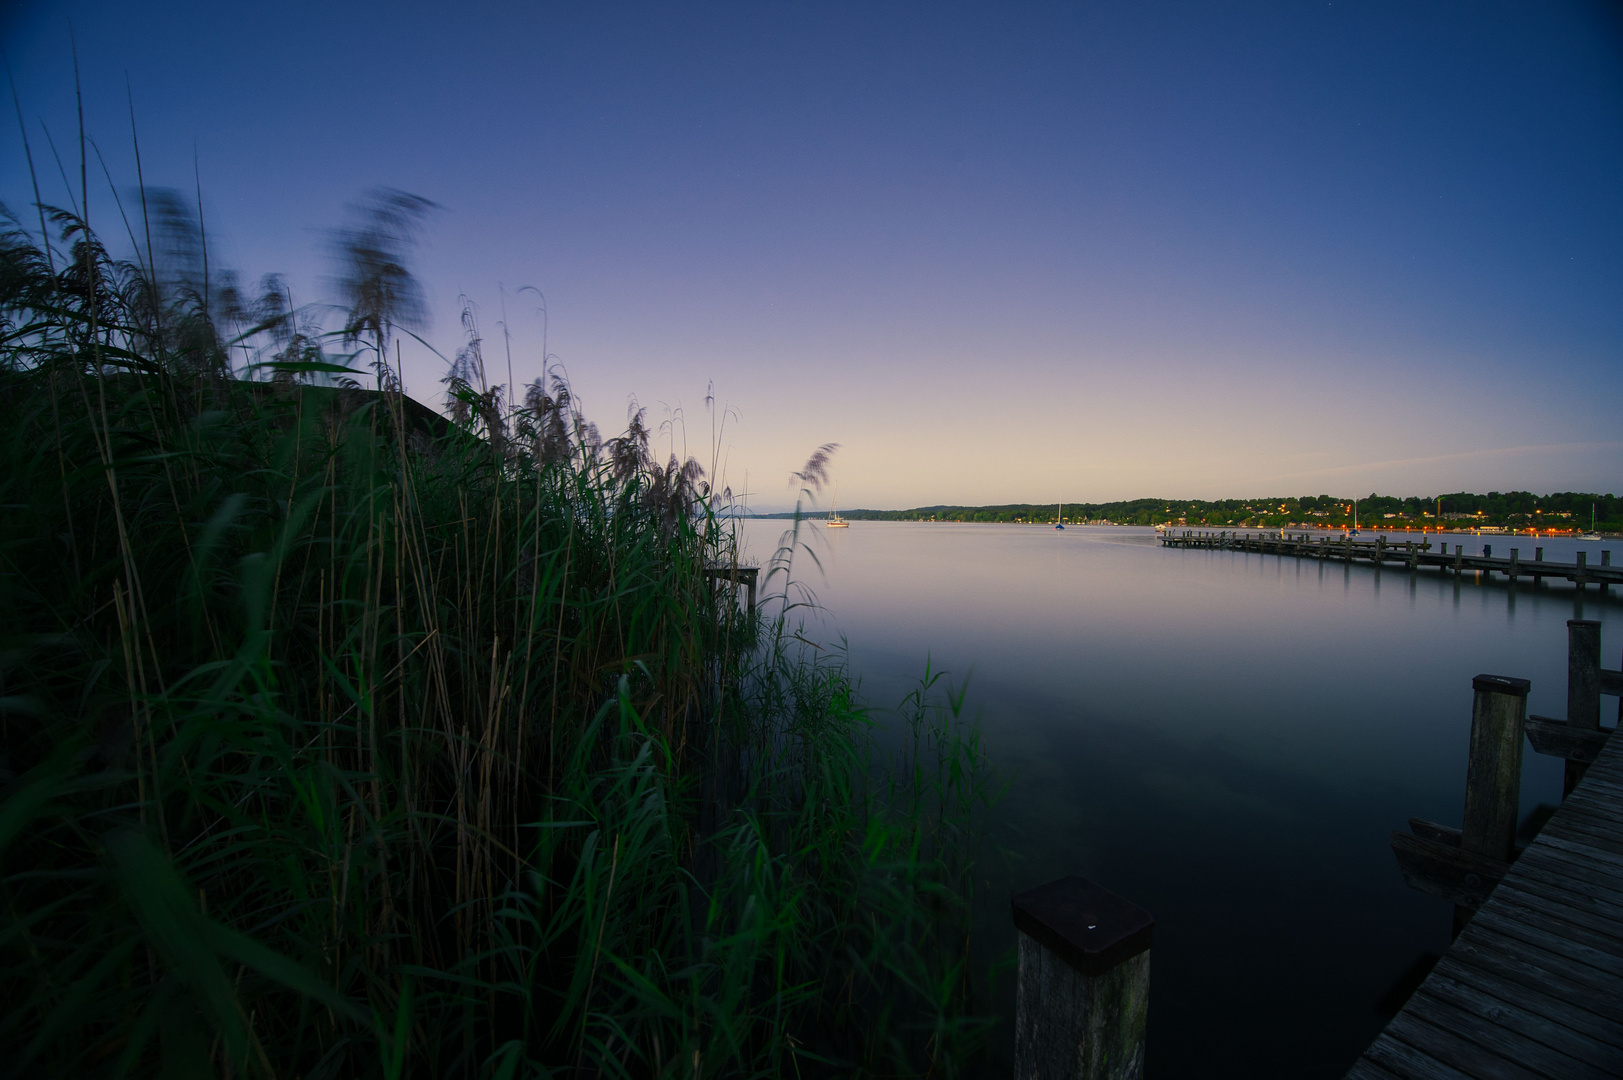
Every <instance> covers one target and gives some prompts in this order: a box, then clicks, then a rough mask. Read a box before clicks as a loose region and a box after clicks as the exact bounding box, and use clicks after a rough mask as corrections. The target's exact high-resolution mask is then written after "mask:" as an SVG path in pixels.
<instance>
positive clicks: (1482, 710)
mask: <svg viewBox="0 0 1623 1080" xmlns="http://www.w3.org/2000/svg"><path fill="white" fill-rule="evenodd" d="M1531 686H1532V683H1530V682H1529V681H1528V680H1526V679H1512V678H1510V677H1508V676H1505V675H1478V676H1477V677H1476V678H1474V679H1472V680H1471V689H1472V690H1474V691H1475V692H1476V693H1475V697H1474V698H1473V700H1472V702H1471V757H1470V760H1469V762H1468V763H1467V765H1466V771H1465V821H1464V823H1463V826H1462V828H1461V829H1460V834H1461V835H1460V850H1462V851H1464V852H1466V853H1468V854H1471V855H1479V856H1481V857H1482V858H1484V859H1493V860H1495V861H1496V862H1499V863H1502V864H1503V865H1505V866H1506V867H1508V866H1509V865H1510V863H1511V862H1512V861H1514V860H1515V858H1516V818H1517V816H1518V814H1519V811H1520V807H1521V795H1522V735H1523V732H1524V730H1525V728H1526V726H1527V691H1528V689H1529V688H1530V687H1531ZM1478 906H1480V905H1477V904H1469V905H1467V904H1455V905H1454V936H1455V937H1458V936H1459V933H1460V931H1461V930H1463V929H1464V928H1465V924H1466V923H1468V922H1470V921H1471V916H1472V915H1473V914H1475V912H1476V909H1477V907H1478Z"/></svg>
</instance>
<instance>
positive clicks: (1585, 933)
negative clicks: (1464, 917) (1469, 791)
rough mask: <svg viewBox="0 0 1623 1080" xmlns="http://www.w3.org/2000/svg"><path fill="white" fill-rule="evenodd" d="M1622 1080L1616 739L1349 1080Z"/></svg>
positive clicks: (1621, 812) (1621, 806)
mask: <svg viewBox="0 0 1623 1080" xmlns="http://www.w3.org/2000/svg"><path fill="white" fill-rule="evenodd" d="M1599 1077H1623V739H1620V738H1609V739H1607V745H1606V746H1605V748H1604V749H1602V750H1601V752H1600V754H1599V756H1597V757H1596V759H1595V761H1594V764H1592V765H1591V766H1590V767H1589V771H1588V772H1587V773H1586V774H1585V775H1584V778H1583V780H1582V781H1581V782H1580V783H1579V784H1578V786H1577V788H1575V789H1574V790H1573V792H1572V794H1570V795H1568V796H1567V798H1566V800H1565V801H1564V802H1563V803H1562V804H1561V808H1560V809H1559V810H1557V811H1556V813H1555V816H1554V817H1552V818H1551V819H1550V820H1549V822H1548V823H1546V824H1545V826H1544V828H1543V829H1542V830H1541V831H1540V832H1539V835H1538V837H1537V838H1536V839H1535V840H1534V841H1533V843H1532V844H1530V845H1529V846H1528V847H1527V849H1526V850H1525V851H1523V852H1522V854H1521V857H1520V858H1518V859H1517V860H1516V861H1515V863H1513V864H1512V865H1511V867H1510V870H1509V872H1508V873H1506V875H1505V877H1504V880H1503V881H1502V882H1500V884H1499V886H1498V887H1497V888H1495V889H1494V891H1493V894H1492V895H1491V896H1489V897H1488V899H1487V902H1486V903H1484V904H1483V905H1482V908H1481V910H1479V911H1478V912H1477V913H1476V915H1475V916H1473V917H1472V919H1471V921H1470V922H1469V923H1468V924H1467V925H1466V927H1465V929H1464V930H1463V931H1461V932H1460V936H1459V937H1458V938H1457V939H1456V940H1455V942H1454V944H1453V946H1452V947H1451V948H1450V949H1449V950H1448V953H1447V954H1446V955H1445V956H1444V957H1443V958H1442V959H1441V960H1439V961H1438V963H1437V966H1436V968H1435V969H1433V971H1432V973H1431V974H1430V975H1429V976H1428V977H1427V978H1426V981H1425V982H1423V983H1422V984H1421V985H1420V988H1419V989H1418V990H1416V991H1415V993H1414V996H1413V997H1411V998H1410V999H1409V1003H1408V1004H1407V1005H1405V1006H1404V1008H1403V1011H1402V1012H1400V1013H1399V1014H1398V1015H1397V1017H1396V1018H1394V1019H1393V1021H1392V1022H1391V1023H1390V1024H1388V1025H1387V1026H1386V1030H1385V1031H1383V1032H1382V1033H1381V1035H1380V1036H1379V1037H1378V1038H1377V1039H1376V1040H1375V1041H1374V1042H1373V1043H1372V1044H1370V1047H1369V1049H1368V1050H1366V1051H1364V1055H1363V1057H1361V1058H1360V1059H1359V1060H1358V1062H1357V1064H1355V1065H1354V1066H1353V1068H1352V1070H1351V1071H1350V1072H1348V1073H1347V1080H1535V1078H1536V1080H1587V1078H1599Z"/></svg>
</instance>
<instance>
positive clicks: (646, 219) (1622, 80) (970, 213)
mask: <svg viewBox="0 0 1623 1080" xmlns="http://www.w3.org/2000/svg"><path fill="white" fill-rule="evenodd" d="M70 29H71V38H70ZM74 42H76V45H77V55H78V62H79V69H80V72H81V86H82V90H83V100H84V113H85V125H86V131H87V133H88V134H89V135H90V136H91V137H92V138H93V139H94V140H95V145H96V146H97V147H99V148H100V150H101V153H102V157H103V158H104V159H105V161H106V163H107V170H108V172H109V173H110V174H111V176H112V178H113V184H114V186H116V187H117V188H118V190H119V191H120V192H121V193H122V194H123V196H124V197H126V198H128V197H129V195H130V193H131V192H132V191H133V190H134V189H135V186H136V180H135V177H136V170H135V162H134V155H133V153H132V150H131V146H132V140H131V134H130V112H131V104H132V103H133V108H134V114H135V123H136V126H137V129H138V131H139V138H140V147H141V159H142V160H141V165H142V170H143V175H144V176H145V178H146V181H147V183H148V184H149V185H152V186H170V187H175V188H180V189H182V190H184V191H186V192H188V193H190V192H191V191H192V190H193V188H194V184H195V183H197V182H198V181H200V184H201V189H202V197H203V205H204V214H205V219H206V222H207V226H208V235H209V243H210V255H211V260H212V261H213V262H214V264H216V265H228V266H230V267H232V268H234V269H235V270H236V271H237V272H238V273H239V274H241V275H242V276H243V277H244V278H246V279H248V280H249V281H252V280H255V279H257V278H258V277H259V276H260V275H262V274H265V273H269V272H279V273H284V274H286V275H287V276H288V280H289V282H290V283H291V285H292V288H293V290H294V299H295V301H296V302H298V303H314V302H319V301H326V300H331V299H333V298H334V297H335V296H336V293H335V290H334V288H333V286H332V283H331V278H332V274H333V267H332V264H331V260H330V258H329V255H328V249H329V237H330V233H331V230H332V229H333V228H334V227H337V226H340V225H342V224H343V223H344V221H345V220H346V219H345V214H346V206H348V205H349V204H351V203H353V202H354V201H355V200H356V199H357V198H359V197H360V196H361V195H362V194H363V193H364V192H365V191H366V190H368V189H370V188H374V187H379V186H386V187H393V188H398V189H401V190H404V191H409V192H412V193H414V194H417V195H420V196H423V197H425V198H428V199H431V200H433V201H434V202H435V203H437V204H439V206H440V208H441V209H439V210H438V211H437V212H435V213H434V214H433V215H432V217H431V218H430V219H429V221H428V222H427V227H426V229H425V231H424V233H423V236H422V242H421V245H420V247H419V248H418V249H417V252H416V257H415V262H414V269H415V270H416V273H417V276H418V278H419V279H420V281H421V283H422V285H423V288H424V292H425V294H426V296H427V298H428V300H429V304H430V308H431V313H432V321H431V324H430V325H429V326H428V328H427V329H426V330H424V331H423V337H424V339H425V340H426V341H427V342H428V343H429V344H430V345H432V346H433V347H434V348H435V349H437V350H438V352H439V354H441V356H451V355H453V354H454V353H455V351H456V348H457V346H458V344H459V343H460V336H461V326H460V324H459V318H458V316H459V311H460V304H459V297H461V296H467V297H469V298H470V299H471V300H472V301H473V302H474V303H475V304H476V305H477V307H478V312H479V318H480V322H481V325H482V327H483V330H484V334H485V337H486V356H487V363H490V366H491V367H492V368H495V369H499V370H496V371H493V372H492V374H493V375H494V376H495V377H496V378H498V379H500V380H501V381H506V371H505V368H506V359H505V350H504V349H503V348H502V346H501V338H502V330H501V327H502V326H503V325H505V327H506V328H507V330H508V337H509V338H510V340H511V347H512V357H513V359H512V367H513V372H514V376H515V380H516V381H517V382H520V383H523V382H528V381H529V380H530V379H533V378H534V377H536V376H537V375H539V374H540V373H541V370H542V367H543V364H542V356H543V350H545V352H546V353H548V354H551V355H552V356H554V357H555V358H556V359H555V361H554V362H555V363H557V364H561V365H562V369H563V370H564V371H566V372H567V375H568V377H569V379H570V380H571V382H572V384H573V386H574V389H575V392H576V394H577V397H578V399H579V400H580V402H581V403H582V404H583V406H584V408H585V410H586V412H587V414H588V415H589V417H590V418H591V419H593V420H594V421H596V422H597V424H598V425H599V427H600V428H602V429H603V431H604V433H605V434H610V433H613V432H615V431H617V430H619V429H620V428H622V427H623V425H624V421H625V416H626V414H627V410H628V408H629V407H631V404H632V402H633V401H635V402H636V403H638V404H639V405H641V406H643V407H646V408H647V409H648V410H649V417H650V420H651V421H653V422H655V423H656V424H657V423H660V422H662V421H667V420H671V421H674V423H672V424H670V425H669V426H667V427H666V428H665V429H664V433H663V434H662V435H661V436H660V442H661V447H662V449H664V450H670V449H674V450H676V451H677V452H679V453H687V454H691V455H692V456H694V457H696V458H698V459H699V460H700V462H701V463H703V464H705V465H706V466H707V467H711V466H712V465H713V464H714V465H715V466H716V467H715V468H714V469H713V471H714V472H716V473H718V474H720V475H719V477H718V478H719V479H720V480H721V481H722V482H723V483H726V484H728V485H730V486H731V487H732V488H733V489H734V490H735V491H738V492H742V491H745V490H747V491H748V492H749V496H750V504H751V506H753V507H756V508H758V509H762V510H770V509H779V508H782V507H784V506H786V505H788V503H789V502H790V501H791V500H792V498H793V492H792V491H791V490H790V488H789V486H788V480H787V478H788V475H789V473H790V472H791V471H792V470H794V469H796V468H797V467H798V466H799V465H800V463H802V462H803V461H804V460H805V459H806V457H807V455H808V454H809V453H810V452H811V451H812V449H813V448H815V447H816V446H818V445H819V444H822V443H826V442H837V443H839V444H840V449H839V451H838V453H837V454H836V455H835V459H834V470H833V476H834V480H835V483H836V484H837V486H838V501H839V505H840V506H842V507H847V508H856V507H872V508H902V507H912V506H919V505H931V504H937V503H957V504H986V503H1003V502H1024V501H1030V502H1037V501H1060V500H1064V501H1067V502H1082V501H1103V500H1107V499H1116V498H1132V497H1140V496H1144V497H1179V498H1220V497H1221V498H1236V497H1258V496H1270V495H1285V494H1318V493H1329V494H1336V495H1343V496H1348V497H1350V496H1355V495H1364V494H1368V493H1369V492H1372V491H1379V492H1381V493H1383V494H1398V495H1409V494H1422V495H1423V494H1431V493H1436V492H1444V491H1458V490H1475V491H1487V490H1513V489H1529V490H1533V491H1538V492H1547V491H1558V490H1579V491H1601V492H1615V491H1617V490H1619V489H1623V423H1620V409H1619V405H1620V404H1623V16H1620V15H1619V8H1618V7H1617V6H1616V5H1604V4H1598V3H1577V2H1570V3H1564V2H1558V0H1544V2H1537V3H1488V2H1483V0H1471V2H1460V3H1426V2H1416V0H1403V2H1393V3H1381V2H1361V3H1347V2H1336V3H1325V2H1322V0H1321V2H1319V3H1307V2H1303V3H1279V2H1266V3H1246V2H1243V0H1236V2H1227V3H1216V2H1207V3H1178V2H1167V3H1156V4H1144V3H1139V2H1123V3H1106V2H1100V3H1068V4H1016V3H999V4H980V5H955V4H949V3H928V4H926V3H883V2H867V3H858V4H849V5H846V4H837V3H818V4H800V5H790V4H767V3H753V4H738V5H725V4H690V3H663V4H652V5H645V6H642V5H626V4H613V3H603V4H580V3H577V4H548V3H534V4H524V5H518V4H490V3H484V2H480V0H473V2H468V3H463V4H460V5H456V6H447V5H441V4H436V5H428V4H416V3H409V2H396V3H389V4H370V3H362V2H346V3H337V4H335V3H323V4H307V3H301V2H291V3H281V4H276V5H268V4H240V3H231V2H213V3H207V4H201V3H191V2H169V3H164V4H161V5H135V4H130V3H127V2H123V3H110V2H102V0H70V2H51V0H22V2H18V0H8V2H6V3H5V4H4V6H3V7H0V43H3V45H4V49H5V52H6V56H7V59H8V62H9V66H10V69H11V74H12V78H13V79H14V81H15V85H16V89H17V97H18V103H19V107H20V111H21V114H22V116H23V119H24V122H25V123H26V125H27V126H28V130H29V133H30V140H31V142H32V144H33V149H34V155H35V162H36V165H37V166H39V168H40V172H41V183H42V188H43V192H42V196H43V198H44V200H45V201H47V202H63V201H66V198H67V193H66V189H65V188H64V184H63V181H62V179H61V178H60V176H59V174H58V171H57V167H56V164H55V162H54V161H53V160H52V159H51V157H50V149H49V145H48V142H47V139H46V132H49V135H50V139H51V140H54V142H55V144H56V148H57V150H58V151H60V153H61V155H63V160H64V166H65V169H66V171H67V172H68V173H70V174H71V175H73V176H74V177H76V176H77V139H76V131H77V119H76V116H75V112H74V102H75V97H74V63H73V56H74V52H73V50H74ZM91 175H92V177H93V178H95V177H100V176H101V171H100V167H99V165H97V164H96V163H95V162H92V165H91ZM194 177H195V178H196V179H195V180H194ZM0 199H3V200H4V201H5V203H6V204H7V205H8V206H10V207H11V208H12V209H13V210H14V211H17V212H19V214H21V213H22V212H24V211H26V210H27V209H28V208H29V205H30V204H31V202H32V201H33V194H32V189H31V187H30V183H29V177H28V173H27V168H26V163H25V160H24V155H23V152H22V140H21V137H20V135H19V134H18V131H17V125H16V123H15V121H9V120H8V121H7V122H6V123H5V124H3V125H0ZM90 199H91V211H92V219H93V224H94V223H97V222H99V223H100V225H101V228H102V231H103V232H104V234H107V235H109V239H110V241H113V246H114V247H115V248H116V247H117V246H118V245H117V243H116V237H117V236H118V235H119V234H120V233H121V232H122V226H121V225H120V224H119V223H118V222H117V219H116V211H115V210H114V208H113V205H112V198H111V194H110V193H109V189H108V185H107V182H106V180H105V179H102V180H101V181H100V187H99V189H98V188H97V187H95V186H93V188H92V191H91V195H90ZM98 214H103V215H105V216H104V217H98ZM25 220H26V219H25ZM526 287H528V288H526ZM538 295H539V296H544V305H545V311H546V314H545V317H544V318H543V316H542V314H541V308H542V301H541V300H540V299H538ZM504 312H505V318H504ZM403 358H404V364H403V366H404V375H405V380H406V384H407V388H408V391H409V392H410V393H412V395H413V396H415V397H417V398H419V399H421V400H426V401H430V402H434V403H438V402H439V401H440V400H441V394H442V387H441V386H440V382H439V380H440V378H441V377H442V376H443V374H444V371H445V364H444V361H443V360H442V359H440V357H438V356H436V355H435V353H434V352H432V351H430V350H429V349H428V348H425V347H423V346H420V345H418V344H416V343H415V342H410V341H409V340H408V341H407V343H406V345H405V347H404V352H403ZM712 397H713V400H714V402H715V405H714V406H713V407H708V408H707V404H706V402H707V398H712ZM825 498H826V496H825Z"/></svg>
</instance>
